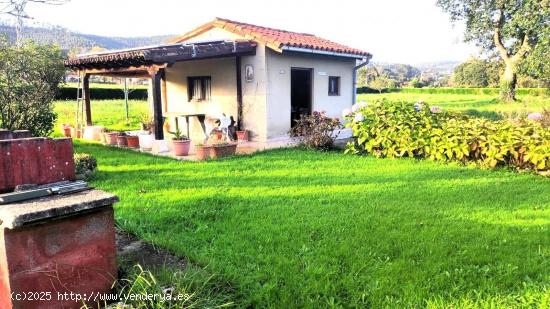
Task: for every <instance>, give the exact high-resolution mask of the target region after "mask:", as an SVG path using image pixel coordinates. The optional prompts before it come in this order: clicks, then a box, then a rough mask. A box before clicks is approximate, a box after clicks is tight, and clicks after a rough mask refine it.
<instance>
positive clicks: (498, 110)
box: [357, 92, 550, 119]
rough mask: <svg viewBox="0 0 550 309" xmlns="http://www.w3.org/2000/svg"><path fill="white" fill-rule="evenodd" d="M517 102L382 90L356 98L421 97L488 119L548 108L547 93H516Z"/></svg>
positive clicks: (492, 97)
mask: <svg viewBox="0 0 550 309" xmlns="http://www.w3.org/2000/svg"><path fill="white" fill-rule="evenodd" d="M517 97H518V102H516V103H502V102H500V101H499V100H498V98H497V96H495V95H489V94H425V93H399V92H397V93H383V94H360V95H358V96H357V100H358V101H361V100H364V101H372V100H377V99H382V98H385V99H388V100H392V101H406V102H417V101H419V100H423V101H425V102H426V103H428V104H430V105H439V106H441V107H442V108H444V109H447V110H452V111H459V112H464V113H466V114H469V115H472V116H479V117H486V118H490V119H499V118H502V117H503V115H502V114H512V115H514V114H515V115H517V114H526V113H529V112H534V111H541V110H542V109H543V108H550V97H548V96H542V95H541V96H533V95H518V96H517Z"/></svg>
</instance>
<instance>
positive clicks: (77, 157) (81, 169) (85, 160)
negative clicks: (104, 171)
mask: <svg viewBox="0 0 550 309" xmlns="http://www.w3.org/2000/svg"><path fill="white" fill-rule="evenodd" d="M74 167H75V174H76V177H77V178H78V179H81V180H84V179H89V178H91V177H92V176H93V175H94V172H95V169H96V168H97V160H96V158H94V157H93V156H92V155H90V154H87V153H75V154H74Z"/></svg>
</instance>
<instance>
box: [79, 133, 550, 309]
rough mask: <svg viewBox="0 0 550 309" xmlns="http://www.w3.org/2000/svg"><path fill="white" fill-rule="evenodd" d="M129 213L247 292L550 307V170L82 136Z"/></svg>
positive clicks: (242, 298) (168, 244)
mask: <svg viewBox="0 0 550 309" xmlns="http://www.w3.org/2000/svg"><path fill="white" fill-rule="evenodd" d="M76 151H77V152H87V153H91V154H93V155H94V156H96V158H97V159H98V163H99V172H98V173H97V176H96V178H95V180H94V181H93V182H92V184H93V185H94V186H96V187H98V188H101V189H105V190H107V191H110V192H114V193H116V194H117V195H118V196H119V197H120V200H121V201H120V203H118V204H117V205H116V207H115V208H116V213H115V216H116V220H117V224H118V225H119V226H121V227H123V228H124V229H127V230H129V231H131V232H133V233H135V234H137V235H138V236H140V237H141V238H143V239H146V240H148V241H150V242H153V243H154V244H156V245H159V246H162V247H164V248H167V249H169V250H170V251H171V252H174V253H175V254H177V255H180V256H185V257H188V258H189V260H190V262H191V263H192V264H194V265H197V266H199V267H206V269H207V270H208V272H209V273H211V274H213V275H215V277H213V278H214V279H213V280H220V281H221V282H227V283H229V284H230V285H231V286H232V287H233V289H234V291H233V292H232V293H233V294H234V297H235V298H236V300H237V302H238V304H239V305H241V306H245V307H246V306H253V307H273V308H293V307H310V308H319V307H362V308H381V307H389V308H406V307H413V308H419V307H432V308H467V307H470V308H476V307H484V308H510V307H525V308H548V307H550V179H548V178H544V177H540V176H534V175H530V174H515V173H512V172H510V171H505V170H500V171H488V170H480V169H476V168H473V167H462V166H457V165H444V164H437V163H434V162H430V161H418V160H413V159H395V160H392V159H375V158H372V157H361V156H351V155H343V154H342V153H339V152H329V153H321V152H313V151H305V150H299V149H281V150H274V151H267V152H262V153H258V154H255V155H247V156H237V157H233V158H229V159H226V160H221V161H208V162H180V161H176V160H172V159H169V158H162V157H154V156H151V155H147V154H141V153H137V152H134V151H129V150H123V149H117V148H110V147H105V146H101V145H98V144H88V143H83V142H77V143H76Z"/></svg>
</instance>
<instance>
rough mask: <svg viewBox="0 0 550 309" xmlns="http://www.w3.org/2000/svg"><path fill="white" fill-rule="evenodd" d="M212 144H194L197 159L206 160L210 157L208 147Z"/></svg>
mask: <svg viewBox="0 0 550 309" xmlns="http://www.w3.org/2000/svg"><path fill="white" fill-rule="evenodd" d="M211 148H212V146H210V145H197V146H195V149H196V151H197V159H199V160H206V159H208V158H209V157H210V149H211Z"/></svg>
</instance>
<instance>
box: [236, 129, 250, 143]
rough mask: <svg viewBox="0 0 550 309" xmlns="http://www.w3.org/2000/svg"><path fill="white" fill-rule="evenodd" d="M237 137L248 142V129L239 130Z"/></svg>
mask: <svg viewBox="0 0 550 309" xmlns="http://www.w3.org/2000/svg"><path fill="white" fill-rule="evenodd" d="M237 139H238V140H239V141H242V142H247V141H248V131H247V130H242V131H237Z"/></svg>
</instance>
